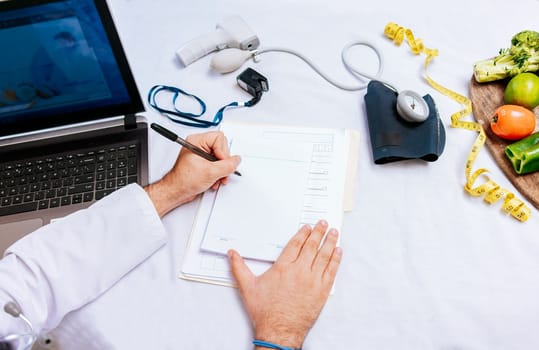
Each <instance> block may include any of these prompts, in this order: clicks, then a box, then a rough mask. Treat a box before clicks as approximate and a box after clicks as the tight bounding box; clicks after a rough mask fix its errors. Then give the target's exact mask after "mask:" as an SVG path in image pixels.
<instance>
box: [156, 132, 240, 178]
mask: <svg viewBox="0 0 539 350" xmlns="http://www.w3.org/2000/svg"><path fill="white" fill-rule="evenodd" d="M150 127H151V128H152V129H154V130H155V131H157V132H158V133H159V134H161V135H163V136H164V137H166V138H167V139H169V140H171V141H174V142H177V143H179V144H180V145H182V146H183V147H185V148H187V149H188V150H190V151H191V152H193V153H194V154H196V155H197V156H200V157H202V158H204V159H206V160H209V161H210V162H216V161H218V160H219V158H217V157H216V156H214V155H213V154H210V153H208V152H206V151H204V150H203V149H202V148H199V147H197V146H195V145H193V144H192V143H189V142H187V141H186V140H184V139H182V138H181V137H179V136H178V135H176V134H175V133H173V132H172V131H170V130H168V129H165V128H164V127H162V126H161V125H159V124H156V123H152V124H151V125H150ZM234 174H235V175H238V176H241V173H240V172H239V171H237V170H236V171H234Z"/></svg>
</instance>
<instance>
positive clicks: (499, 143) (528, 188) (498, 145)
mask: <svg viewBox="0 0 539 350" xmlns="http://www.w3.org/2000/svg"><path fill="white" fill-rule="evenodd" d="M507 82H508V80H507V79H506V80H500V81H495V82H491V83H481V84H480V83H477V82H476V81H475V79H474V78H473V77H472V79H471V82H470V98H471V100H472V110H473V116H474V118H475V120H476V121H477V122H479V123H483V129H485V133H486V135H487V139H486V141H485V144H486V145H487V148H488V149H489V151H490V153H491V154H492V156H493V157H494V160H495V161H496V163H498V166H499V167H500V168H501V169H502V170H503V172H504V174H505V176H507V178H508V179H509V180H510V181H511V183H512V184H513V185H514V186H515V188H516V189H518V190H519V192H520V193H521V194H522V195H523V196H524V197H526V199H527V200H528V201H530V203H531V204H533V206H535V208H537V209H539V171H537V172H534V173H530V174H525V175H518V174H517V173H516V172H515V171H514V170H513V166H512V165H511V162H510V161H509V159H508V158H507V157H506V156H505V153H504V150H505V146H507V145H509V144H510V143H512V141H504V140H502V139H501V138H499V137H498V136H496V135H494V133H493V132H492V131H491V130H490V119H491V118H492V116H493V115H494V111H495V110H496V108H498V107H499V106H501V105H503V104H504V102H503V93H504V89H505V85H506V84H507ZM534 112H535V117H536V118H537V125H536V127H535V132H537V131H539V107H537V108H535V110H534Z"/></svg>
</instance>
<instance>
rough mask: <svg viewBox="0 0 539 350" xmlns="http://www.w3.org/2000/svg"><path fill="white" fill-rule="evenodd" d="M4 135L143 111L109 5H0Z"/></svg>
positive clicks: (71, 0) (23, 1) (84, 0)
mask: <svg viewBox="0 0 539 350" xmlns="http://www.w3.org/2000/svg"><path fill="white" fill-rule="evenodd" d="M0 47H2V51H3V52H2V54H1V55H0V136H5V135H10V134H14V133H21V132H27V131H33V130H38V129H44V128H50V127H55V126H60V125H65V124H71V123H78V122H83V121H89V120H94V119H100V118H107V117H112V116H118V115H125V114H131V113H136V112H139V111H141V110H143V107H142V102H141V100H140V96H139V94H138V90H137V88H136V86H135V83H134V80H133V77H132V74H131V72H130V70H129V67H128V65H127V60H126V58H125V55H124V53H123V49H122V47H121V44H120V41H119V39H118V35H117V33H116V31H115V29H114V25H113V23H112V19H111V17H110V13H109V12H108V9H107V6H106V2H105V0H64V1H35V0H34V1H32V0H29V1H28V0H13V1H8V2H7V3H0Z"/></svg>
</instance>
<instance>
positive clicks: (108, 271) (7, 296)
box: [0, 184, 166, 337]
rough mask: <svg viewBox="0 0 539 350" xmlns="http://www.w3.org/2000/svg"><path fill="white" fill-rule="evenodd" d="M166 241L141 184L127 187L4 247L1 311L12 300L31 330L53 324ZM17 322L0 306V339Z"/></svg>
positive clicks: (0, 274) (0, 268)
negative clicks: (31, 327) (27, 319)
mask: <svg viewBox="0 0 539 350" xmlns="http://www.w3.org/2000/svg"><path fill="white" fill-rule="evenodd" d="M165 242H166V232H165V229H164V227H163V225H162V223H161V220H160V219H159V216H158V214H157V212H156V211H155V208H154V206H153V204H152V202H151V200H150V199H149V197H148V196H147V195H146V192H145V191H144V189H142V188H141V187H140V186H138V185H136V184H132V185H129V186H126V187H124V188H122V189H120V190H118V191H116V192H114V193H112V194H111V195H109V196H107V197H105V198H103V199H101V200H100V201H98V202H96V203H95V204H93V205H92V206H91V207H89V208H88V209H84V210H80V211H78V212H76V213H74V214H71V215H69V216H66V217H65V218H63V219H61V220H58V221H56V222H54V223H51V224H50V225H47V226H44V227H42V228H40V229H39V230H37V231H35V232H33V233H31V234H29V235H27V236H25V237H24V238H22V239H21V240H19V241H18V242H16V243H15V244H13V245H12V246H11V247H9V248H8V250H7V251H6V255H5V257H4V258H3V259H2V260H0V308H3V305H4V304H5V303H6V302H7V301H9V300H13V301H15V302H16V303H18V304H19V305H20V307H21V309H22V311H23V313H24V314H25V315H26V317H28V318H29V319H30V321H31V322H32V323H33V325H34V328H35V330H36V331H39V330H41V329H52V328H54V327H55V326H57V325H58V324H59V322H60V321H61V320H62V318H63V317H64V316H65V315H66V314H67V313H68V312H70V311H72V310H75V309H78V308H80V307H81V306H83V305H84V304H86V303H88V302H90V301H92V300H93V299H95V298H96V297H98V296H99V295H100V294H102V293H103V292H105V291H106V290H107V289H109V288H110V287H111V286H112V285H113V284H114V283H116V282H118V281H119V280H120V279H121V278H122V276H124V275H125V274H127V273H128V272H129V271H130V270H132V269H133V268H134V267H135V266H137V265H138V264H140V263H141V262H143V261H144V260H145V259H146V258H148V257H149V256H150V255H152V254H153V253H154V252H156V251H157V250H158V249H159V248H160V247H162V246H163V245H164V244H165ZM21 325H24V324H23V323H22V322H21V321H20V320H15V319H14V318H12V317H11V316H9V315H7V314H6V313H5V312H4V311H3V310H0V337H1V336H2V335H5V334H7V333H9V332H10V331H12V330H14V329H24V327H22V328H21V327H20V326H21Z"/></svg>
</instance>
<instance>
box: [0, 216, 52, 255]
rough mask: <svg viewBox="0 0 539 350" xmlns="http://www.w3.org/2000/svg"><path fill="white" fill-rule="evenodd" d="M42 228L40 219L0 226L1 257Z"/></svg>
mask: <svg viewBox="0 0 539 350" xmlns="http://www.w3.org/2000/svg"><path fill="white" fill-rule="evenodd" d="M41 226H43V220H41V219H39V218H37V219H31V220H23V221H17V222H10V223H7V224H0V232H1V233H0V257H1V256H2V255H3V254H4V251H5V250H6V248H7V247H9V246H10V245H12V244H13V243H15V241H17V240H19V239H20V238H22V237H23V236H25V235H26V234H28V233H30V232H32V231H35V230H37V229H38V228H40V227H41Z"/></svg>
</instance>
